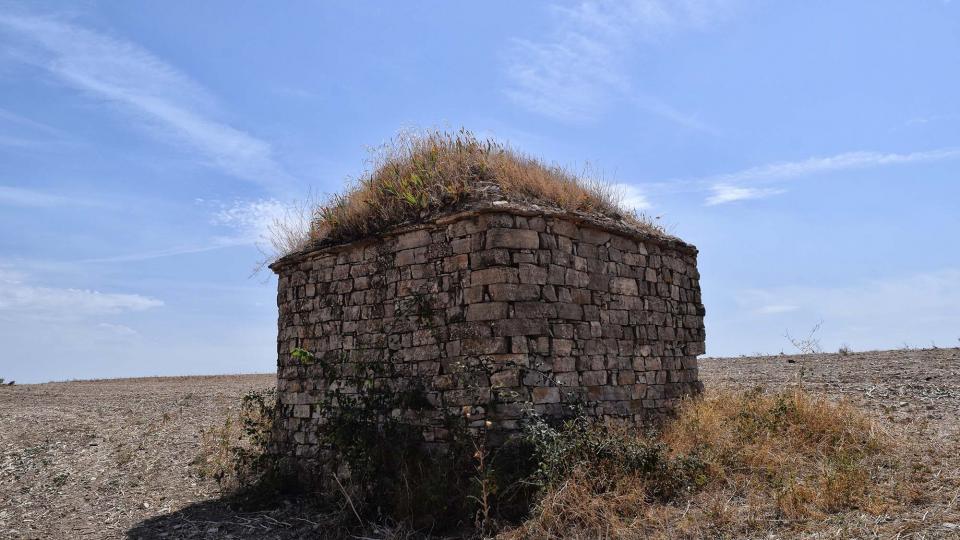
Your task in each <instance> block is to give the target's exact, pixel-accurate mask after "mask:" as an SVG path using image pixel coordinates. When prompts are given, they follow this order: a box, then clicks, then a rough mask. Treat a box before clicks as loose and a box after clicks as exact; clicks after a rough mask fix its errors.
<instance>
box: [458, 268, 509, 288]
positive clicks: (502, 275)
mask: <svg viewBox="0 0 960 540" xmlns="http://www.w3.org/2000/svg"><path fill="white" fill-rule="evenodd" d="M519 282H520V278H519V271H518V270H517V269H516V268H508V267H496V268H484V269H483V270H472V271H471V272H470V285H473V286H476V285H492V284H495V283H519Z"/></svg>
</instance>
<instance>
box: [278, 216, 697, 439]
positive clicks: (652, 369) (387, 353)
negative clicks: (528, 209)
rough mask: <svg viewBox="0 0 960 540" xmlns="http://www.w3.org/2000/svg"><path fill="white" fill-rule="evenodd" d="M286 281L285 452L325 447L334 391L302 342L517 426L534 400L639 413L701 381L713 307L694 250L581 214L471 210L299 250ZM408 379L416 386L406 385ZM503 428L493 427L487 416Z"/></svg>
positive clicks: (558, 407)
mask: <svg viewBox="0 0 960 540" xmlns="http://www.w3.org/2000/svg"><path fill="white" fill-rule="evenodd" d="M273 269H274V270H275V271H276V272H277V274H278V275H279V289H278V297H277V302H278V305H279V336H278V340H277V349H278V354H279V360H278V384H277V388H278V397H279V403H280V412H281V419H280V421H279V423H278V425H277V433H276V441H275V449H276V451H278V452H281V453H283V454H286V455H295V456H300V457H305V458H309V457H313V456H316V455H317V452H318V450H319V448H318V444H317V437H316V427H317V424H318V422H321V421H322V419H321V411H320V409H319V407H318V406H317V404H318V403H320V401H321V398H322V396H323V393H324V392H325V391H326V389H327V388H328V385H330V384H331V383H335V381H326V380H324V379H323V377H322V375H321V370H320V368H319V367H318V366H317V365H304V363H302V362H301V361H298V360H297V359H296V358H294V357H293V356H291V351H293V350H294V349H296V348H302V349H305V350H307V351H310V352H311V353H313V354H314V355H315V356H316V357H318V358H321V359H325V360H326V361H333V362H345V363H348V364H349V363H350V362H383V363H390V364H391V367H393V368H394V371H395V372H396V373H397V378H399V379H404V378H411V379H412V378H417V379H418V380H421V381H426V388H425V390H426V398H427V399H428V400H429V402H430V404H431V405H432V406H433V407H434V408H435V411H436V414H437V421H436V422H429V423H428V424H427V425H424V426H423V432H424V438H425V440H427V441H438V440H443V438H444V437H445V435H446V433H445V432H444V428H443V425H442V422H440V421H439V417H440V415H441V413H442V412H447V413H452V414H460V415H464V416H466V417H467V418H468V419H469V422H470V423H471V425H472V426H481V425H489V426H492V428H493V429H494V430H499V431H500V432H504V433H509V432H511V431H512V430H516V429H517V428H518V427H519V421H520V419H521V416H522V414H523V407H524V406H529V404H532V405H533V407H534V408H535V409H536V410H537V411H538V412H540V413H541V414H544V415H548V416H549V415H560V414H563V412H564V408H565V405H564V403H565V402H571V401H578V402H580V403H582V404H583V405H584V406H585V407H586V410H587V412H588V413H589V414H592V415H595V416H612V417H619V418H625V419H630V420H635V421H640V420H644V419H646V418H648V417H650V416H651V415H658V414H661V413H664V412H667V411H669V410H670V409H671V408H672V407H674V406H675V405H676V403H677V401H678V399H679V398H681V397H682V396H683V395H685V394H690V393H694V392H697V391H699V390H700V388H701V386H700V383H699V381H698V376H697V355H699V354H702V353H703V351H704V327H703V315H704V308H703V305H702V303H701V298H700V287H699V281H698V278H699V274H698V272H697V267H696V249H695V248H693V247H692V246H690V245H688V244H685V243H683V242H680V241H678V240H676V239H672V238H660V237H655V236H650V235H644V234H640V233H637V232H632V231H630V230H622V229H616V230H614V229H608V228H604V227H602V226H599V225H597V224H595V223H585V222H583V221H580V220H577V219H574V218H572V217H569V216H564V215H556V216H549V217H544V216H537V215H533V216H530V215H522V214H521V213H517V212H466V213H461V214H458V215H452V216H447V217H446V218H443V219H439V220H436V221H434V222H433V223H430V224H427V225H423V226H420V227H418V228H413V229H407V230H403V231H397V232H395V233H393V234H388V235H385V236H383V237H379V238H375V239H367V240H363V241H358V242H354V243H351V244H346V245H341V246H335V247H328V248H325V249H319V250H315V251H312V252H305V253H300V254H295V255H292V256H288V257H286V258H284V259H281V260H280V261H279V262H278V263H276V264H274V265H273ZM399 382H402V381H399ZM488 422H489V423H488Z"/></svg>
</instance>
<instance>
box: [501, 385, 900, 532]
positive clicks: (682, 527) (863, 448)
mask: <svg viewBox="0 0 960 540" xmlns="http://www.w3.org/2000/svg"><path fill="white" fill-rule="evenodd" d="M659 440H660V441H661V442H662V443H664V444H666V445H667V447H668V448H669V452H670V454H671V455H673V456H674V457H675V458H676V457H680V456H686V457H687V458H690V457H694V458H695V459H696V460H697V461H698V462H699V463H700V464H701V467H702V469H701V470H700V471H701V472H700V473H699V476H698V477H697V478H695V479H694V481H695V485H696V487H694V488H693V489H691V490H689V492H688V493H687V494H683V493H679V494H676V495H675V496H671V497H669V498H668V499H666V500H664V499H663V498H661V497H657V496H656V495H655V493H656V490H657V488H658V486H657V485H656V484H654V483H651V481H650V479H649V477H648V478H643V477H640V476H637V475H628V474H623V475H613V476H611V475H609V474H603V471H600V472H599V473H598V471H597V470H594V469H584V470H582V471H580V473H578V474H574V475H572V476H571V477H569V478H566V479H564V480H563V481H562V482H560V483H558V484H557V485H556V486H554V487H553V488H552V489H550V490H549V491H548V492H547V493H546V494H545V495H544V497H543V499H542V500H541V501H540V503H539V505H538V506H537V508H536V509H535V511H534V513H533V515H532V516H531V518H530V519H529V520H528V521H526V522H525V523H523V524H522V525H521V526H520V527H518V528H517V529H515V530H513V531H510V532H508V533H506V534H504V535H503V536H504V537H505V538H509V539H520V538H557V539H559V538H705V537H709V538H713V537H731V538H733V537H758V536H764V535H765V534H766V533H768V532H774V531H781V532H782V531H784V530H790V529H793V528H794V527H796V528H798V529H804V528H807V527H808V526H809V524H811V523H817V522H821V521H823V520H825V519H827V518H829V516H831V515H836V514H842V513H845V512H850V511H862V512H866V513H868V514H871V515H883V514H884V513H885V512H888V511H891V510H895V509H896V508H898V507H899V506H900V505H901V504H903V503H906V502H909V501H901V499H902V498H903V497H902V496H903V494H904V493H906V492H909V483H908V482H907V481H906V480H904V479H903V478H900V479H899V480H900V481H898V480H897V479H895V477H896V475H897V474H898V473H903V472H904V471H903V470H902V469H906V468H907V465H906V464H903V463H898V462H895V460H892V459H889V457H888V456H889V455H890V454H889V451H890V450H891V449H892V446H893V445H895V444H896V442H895V441H894V439H892V438H891V437H889V436H888V435H887V434H886V433H884V432H883V431H882V430H880V429H879V428H878V427H877V424H876V423H875V422H874V421H872V420H870V419H869V418H868V417H867V416H865V415H864V414H863V413H862V412H861V411H860V410H858V409H857V408H855V407H853V406H852V405H850V404H849V403H847V402H844V401H841V402H832V401H829V400H826V399H823V398H822V397H819V396H815V395H812V394H809V393H807V392H804V391H801V390H797V389H793V390H787V391H784V392H782V393H777V394H763V393H760V392H759V391H749V392H745V393H735V392H730V391H722V392H709V393H708V394H707V395H706V396H705V397H704V398H703V399H699V400H690V401H687V402H686V403H685V404H684V405H683V407H682V408H681V410H680V411H679V414H678V416H677V418H676V419H675V420H673V421H671V422H669V423H668V424H667V425H666V426H665V430H664V432H663V433H662V434H661V435H660V436H659ZM901 476H903V475H902V474H901ZM892 485H896V492H894V490H893V488H892Z"/></svg>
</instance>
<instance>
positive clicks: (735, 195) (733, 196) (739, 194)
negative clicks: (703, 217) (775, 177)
mask: <svg viewBox="0 0 960 540" xmlns="http://www.w3.org/2000/svg"><path fill="white" fill-rule="evenodd" d="M710 189H711V190H712V191H713V194H712V195H710V196H709V197H707V202H706V204H707V206H715V205H718V204H726V203H731V202H734V201H745V200H749V199H763V198H765V197H770V196H772V195H777V194H779V193H783V192H784V190H782V189H775V188H755V187H744V186H734V185H730V184H716V185H714V186H712V187H711V188H710Z"/></svg>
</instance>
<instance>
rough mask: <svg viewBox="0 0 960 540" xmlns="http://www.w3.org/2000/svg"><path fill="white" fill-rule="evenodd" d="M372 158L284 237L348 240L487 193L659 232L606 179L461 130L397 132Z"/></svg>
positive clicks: (425, 216)
mask: <svg viewBox="0 0 960 540" xmlns="http://www.w3.org/2000/svg"><path fill="white" fill-rule="evenodd" d="M371 161H372V163H371V172H368V173H366V174H364V175H363V176H361V177H360V178H359V179H358V180H357V181H356V182H355V183H354V185H353V186H352V187H350V188H349V189H348V190H347V191H346V192H345V193H342V194H337V195H334V196H333V197H332V198H330V199H329V200H328V201H326V202H325V203H322V204H319V205H317V206H316V207H315V208H314V210H313V215H312V220H311V225H310V231H309V239H307V241H306V242H300V243H298V242H288V244H290V245H293V246H296V245H298V244H299V245H302V246H305V245H307V244H309V243H329V244H333V243H341V242H349V241H352V240H356V239H359V238H363V237H366V236H370V235H374V234H377V233H380V232H383V231H385V230H388V229H390V228H393V227H396V226H398V225H402V224H408V223H417V222H421V221H425V220H428V219H429V218H430V217H431V216H434V215H437V214H440V213H443V212H447V211H451V210H455V209H457V208H459V207H462V206H464V205H465V204H467V203H469V202H479V201H487V200H489V201H495V200H506V201H509V202H514V203H522V204H537V205H539V206H543V207H547V208H550V209H553V210H560V211H567V212H580V213H588V214H594V215H599V216H605V217H609V218H612V219H617V220H623V221H625V222H626V223H628V224H629V225H632V226H634V227H636V228H639V229H641V230H645V231H648V232H650V233H654V234H661V233H662V232H663V231H662V229H660V227H659V226H657V225H656V224H655V223H653V222H652V221H650V220H648V219H647V218H646V217H644V216H642V215H638V214H636V213H634V212H632V211H628V210H626V209H624V208H622V207H621V206H620V204H619V201H618V193H617V192H616V190H615V189H613V188H612V187H611V186H610V185H609V184H605V183H602V182H598V181H591V180H586V179H583V178H581V177H579V176H577V175H575V174H573V173H571V172H570V171H568V170H566V169H564V168H562V167H559V166H556V165H549V164H546V163H544V162H542V161H540V160H538V159H536V158H534V157H530V156H527V155H524V154H521V153H519V152H517V151H514V150H513V149H511V148H509V147H508V146H507V145H504V144H502V143H498V142H496V141H493V140H490V139H479V138H477V137H476V136H474V135H473V134H472V133H470V132H469V131H467V130H460V131H458V132H456V133H451V132H444V131H427V132H417V133H406V134H401V135H399V136H397V137H396V138H394V139H393V140H392V141H391V142H390V143H388V144H386V145H384V146H383V147H381V148H379V149H377V150H376V151H375V152H374V153H373V158H372V160H371Z"/></svg>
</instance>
